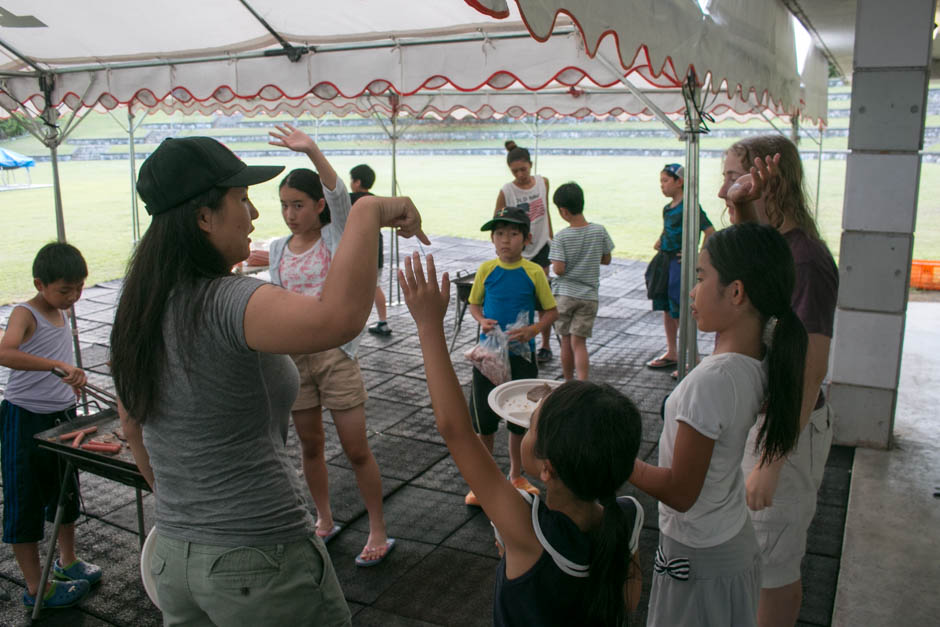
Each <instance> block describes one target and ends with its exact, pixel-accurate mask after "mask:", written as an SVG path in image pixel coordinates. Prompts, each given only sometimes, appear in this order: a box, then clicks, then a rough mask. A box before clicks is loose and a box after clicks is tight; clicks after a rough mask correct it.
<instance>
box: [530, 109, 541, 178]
mask: <svg viewBox="0 0 940 627" xmlns="http://www.w3.org/2000/svg"><path fill="white" fill-rule="evenodd" d="M541 136H542V130H541V129H540V128H539V114H538V113H536V114H535V163H534V164H533V166H534V167H533V168H532V170H533V171H534V172H535V173H536V174H538V171H539V139H541Z"/></svg>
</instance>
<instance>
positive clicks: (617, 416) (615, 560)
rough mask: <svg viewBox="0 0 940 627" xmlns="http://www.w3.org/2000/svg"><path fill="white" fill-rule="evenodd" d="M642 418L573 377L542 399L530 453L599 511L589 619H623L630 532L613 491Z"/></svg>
mask: <svg viewBox="0 0 940 627" xmlns="http://www.w3.org/2000/svg"><path fill="white" fill-rule="evenodd" d="M641 432H642V420H641V418H640V412H639V411H638V410H637V408H636V405H634V404H633V401H631V400H630V399H629V398H627V397H626V396H624V395H623V394H621V393H620V392H618V391H617V390H615V389H614V388H612V387H611V386H609V385H606V384H596V383H589V382H587V381H570V382H568V383H565V384H564V385H561V386H559V387H558V389H556V390H555V391H554V392H552V394H551V395H550V396H549V397H548V398H547V399H545V402H544V403H543V405H542V408H541V410H540V411H539V419H538V425H537V427H536V439H535V455H536V457H538V458H540V459H547V460H548V461H549V462H551V464H552V467H553V468H554V470H555V472H556V473H557V474H558V478H559V479H561V481H562V483H564V484H565V486H566V487H567V488H568V489H569V490H571V492H572V493H573V494H574V495H575V496H576V497H577V498H579V499H581V500H582V501H589V502H590V501H595V500H596V501H599V502H600V504H601V505H603V507H604V517H603V520H602V522H601V525H600V527H599V528H597V529H596V530H595V531H594V532H593V536H594V552H593V554H592V556H591V565H590V569H591V570H590V579H589V581H590V586H589V588H590V590H591V599H590V600H589V601H590V602H589V604H588V606H589V615H590V618H591V620H590V621H586V622H591V623H594V624H597V623H599V624H604V625H620V624H622V623H623V620H624V617H625V611H624V602H625V599H624V584H625V583H626V581H627V577H628V576H629V573H630V560H631V555H630V534H631V531H632V530H631V529H628V528H627V525H626V524H625V523H626V521H625V520H624V519H625V516H624V513H623V511H622V510H621V509H620V506H619V505H618V504H617V500H616V498H617V497H616V495H617V490H618V489H619V488H620V486H622V485H623V484H624V483H625V482H626V481H627V479H628V478H629V477H630V474H631V473H632V472H633V463H634V460H635V459H636V456H637V452H638V451H639V449H640V438H641Z"/></svg>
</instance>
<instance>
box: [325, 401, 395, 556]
mask: <svg viewBox="0 0 940 627" xmlns="http://www.w3.org/2000/svg"><path fill="white" fill-rule="evenodd" d="M330 411H331V412H332V413H333V423H334V424H335V425H336V433H337V434H339V441H340V443H341V444H342V445H343V452H345V453H346V458H347V459H348V460H349V463H350V464H352V467H353V472H355V473H356V483H357V484H358V485H359V494H360V495H362V500H363V502H364V503H365V505H366V511H368V512H369V539H368V540H367V541H366V546H365V548H364V549H363V552H366V551H369V550H370V549H379V554H378V555H369V556H366V557H367V558H370V559H374V558H376V557H380V556H381V549H382V548H384V547H385V544H386V542H387V541H388V536H387V535H386V533H385V516H384V514H383V512H382V476H381V475H380V474H379V465H378V464H377V463H376V461H375V456H374V455H372V449H370V448H369V440H368V438H367V437H366V408H365V405H356V406H355V407H353V408H351V409H332V410H330Z"/></svg>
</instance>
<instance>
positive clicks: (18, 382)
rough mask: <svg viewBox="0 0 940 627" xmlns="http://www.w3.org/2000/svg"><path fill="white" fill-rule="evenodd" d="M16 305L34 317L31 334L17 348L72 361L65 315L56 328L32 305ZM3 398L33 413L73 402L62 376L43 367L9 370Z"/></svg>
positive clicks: (73, 360)
mask: <svg viewBox="0 0 940 627" xmlns="http://www.w3.org/2000/svg"><path fill="white" fill-rule="evenodd" d="M17 307H23V308H25V309H28V310H29V312H30V313H31V314H33V318H35V319H36V331H35V332H34V333H33V335H32V337H30V338H29V339H28V340H26V341H25V342H23V343H22V344H20V350H21V351H23V352H24V353H29V354H30V355H36V356H37V357H44V358H46V359H54V360H56V361H64V362H65V363H67V364H74V363H75V354H74V353H73V352H72V329H71V327H70V326H69V323H68V320H67V319H66V317H65V314H63V313H61V312H60V315H61V316H62V326H61V327H57V326H55V325H54V324H52V323H50V322H49V321H48V320H46V318H45V316H43V315H42V314H41V313H39V311H37V310H36V309H35V308H34V307H33V306H32V305H29V304H27V303H21V304H20V305H17ZM3 396H4V398H6V400H8V401H10V402H11V403H13V404H14V405H17V406H19V407H22V408H23V409H26V410H29V411H31V412H34V413H37V414H51V413H53V412H57V411H62V410H63V409H68V408H69V407H72V406H73V405H75V393H74V392H73V391H72V388H71V387H70V386H68V385H66V384H65V383H62V379H60V378H59V377H57V376H55V375H54V374H52V373H51V372H49V371H47V370H12V369H11V370H10V378H9V380H8V381H7V387H6V389H5V390H4V391H3Z"/></svg>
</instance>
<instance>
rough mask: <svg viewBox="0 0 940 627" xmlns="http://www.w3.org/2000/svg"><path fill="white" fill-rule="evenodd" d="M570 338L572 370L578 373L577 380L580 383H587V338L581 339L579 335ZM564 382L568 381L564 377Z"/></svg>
mask: <svg viewBox="0 0 940 627" xmlns="http://www.w3.org/2000/svg"><path fill="white" fill-rule="evenodd" d="M570 338H571V350H572V352H573V353H574V368H575V371H576V372H577V373H578V379H579V380H580V381H587V379H588V370H589V368H590V366H589V363H588V360H589V357H588V351H587V338H583V337H581V336H580V335H572V336H570ZM565 380H566V381H567V380H569V378H568V377H567V376H566V377H565Z"/></svg>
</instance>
